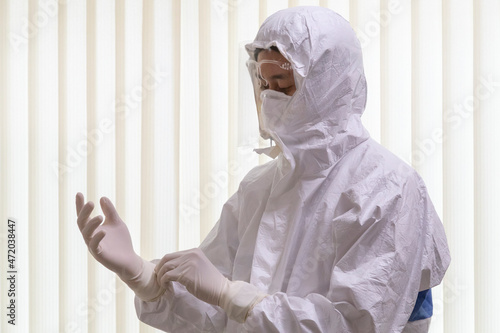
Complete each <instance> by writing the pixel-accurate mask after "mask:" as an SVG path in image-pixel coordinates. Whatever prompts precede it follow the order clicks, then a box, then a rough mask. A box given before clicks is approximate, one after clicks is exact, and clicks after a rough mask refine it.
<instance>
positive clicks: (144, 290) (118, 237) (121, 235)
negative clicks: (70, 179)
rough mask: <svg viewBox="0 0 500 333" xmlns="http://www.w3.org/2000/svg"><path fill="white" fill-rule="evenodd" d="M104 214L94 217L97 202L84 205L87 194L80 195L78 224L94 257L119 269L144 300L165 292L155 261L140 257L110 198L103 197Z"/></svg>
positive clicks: (77, 210) (77, 199)
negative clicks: (155, 271)
mask: <svg viewBox="0 0 500 333" xmlns="http://www.w3.org/2000/svg"><path fill="white" fill-rule="evenodd" d="M100 203H101V208H102V211H103V213H104V216H105V217H106V219H105V220H104V223H102V224H101V222H102V221H103V218H102V216H100V215H99V216H96V217H94V218H92V219H90V214H91V213H92V210H93V209H94V203H93V202H91V201H89V202H87V203H86V204H84V198H83V194H81V193H78V194H77V195H76V213H77V215H78V219H77V223H78V227H79V228H80V231H81V233H82V236H83V239H84V240H85V243H86V244H87V246H88V249H89V251H90V253H91V254H92V256H93V257H94V258H95V259H96V260H97V261H99V262H100V263H101V264H102V265H104V266H105V267H106V268H108V269H110V270H111V271H113V272H115V273H116V274H117V275H118V277H119V278H120V279H122V280H123V281H124V282H125V283H127V284H128V285H129V287H130V288H131V289H132V290H134V292H135V293H136V294H137V295H138V296H139V297H140V298H141V299H143V300H152V299H154V298H156V297H158V296H159V295H161V294H162V293H163V291H164V289H162V288H161V287H160V286H159V285H158V283H157V282H156V276H155V275H154V264H153V263H150V262H148V261H146V260H144V259H142V258H141V257H140V256H138V255H137V254H136V253H135V251H134V247H133V246H132V239H131V238H130V232H129V231H128V228H127V226H126V224H125V223H124V222H123V221H122V219H121V218H120V216H119V215H118V212H117V211H116V209H115V207H114V206H113V204H112V203H111V201H110V200H109V199H108V198H105V197H103V198H101V200H100Z"/></svg>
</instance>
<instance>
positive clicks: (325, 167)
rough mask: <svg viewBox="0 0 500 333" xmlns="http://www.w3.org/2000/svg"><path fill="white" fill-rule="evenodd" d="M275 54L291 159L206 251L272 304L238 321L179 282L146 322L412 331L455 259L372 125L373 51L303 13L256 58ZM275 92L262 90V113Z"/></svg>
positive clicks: (313, 13)
mask: <svg viewBox="0 0 500 333" xmlns="http://www.w3.org/2000/svg"><path fill="white" fill-rule="evenodd" d="M273 45H274V46H276V47H277V48H278V49H279V51H280V53H281V54H282V55H283V56H284V57H285V58H286V59H288V60H289V61H290V63H291V64H292V66H293V70H294V75H295V81H296V86H297V90H296V92H295V94H294V95H293V97H292V98H291V99H290V100H289V102H287V103H286V105H285V107H283V108H274V109H273V108H269V107H264V108H263V109H262V112H263V114H262V117H264V119H265V120H266V121H265V122H264V123H265V124H266V126H267V128H266V130H267V131H268V132H269V133H270V136H271V137H272V138H273V139H274V140H275V141H276V143H277V148H273V149H274V150H276V149H278V150H280V152H279V154H278V156H277V158H276V159H274V160H273V161H271V162H269V163H267V164H264V165H261V166H258V167H256V168H254V169H253V170H251V171H250V172H249V173H248V174H247V175H246V176H245V178H244V179H243V181H242V182H241V184H240V187H239V189H238V191H237V192H236V193H235V194H234V195H233V196H232V197H231V198H230V199H229V200H228V202H227V203H226V204H225V205H224V207H223V210H222V214H221V217H220V220H219V221H218V223H217V224H216V226H215V227H214V228H213V230H212V231H211V232H210V234H209V235H208V237H207V238H206V239H205V240H204V242H203V243H202V244H201V246H200V249H201V250H202V251H203V252H204V253H205V255H206V256H207V257H208V258H209V259H210V261H211V262H212V263H213V265H215V267H217V269H218V270H219V271H220V272H221V273H222V274H223V275H224V276H226V277H227V278H229V279H230V280H233V281H234V280H241V281H246V282H249V283H250V284H252V285H253V286H256V287H257V288H258V289H259V290H261V291H262V292H264V293H266V294H268V296H267V297H265V298H264V299H262V300H261V301H260V302H259V303H257V304H256V305H255V306H254V307H253V308H252V309H251V311H250V312H249V313H248V317H247V319H246V321H245V322H244V323H238V322H236V321H233V320H231V319H228V318H227V316H226V313H225V312H224V311H223V310H222V309H221V308H219V307H217V306H213V305H209V304H207V303H204V302H203V301H200V300H199V299H197V298H196V297H194V296H192V295H191V294H190V293H188V292H187V291H186V289H185V288H184V287H183V286H182V285H180V284H179V283H175V282H174V283H172V284H171V287H170V288H169V290H168V291H167V292H166V293H165V294H164V295H163V296H161V298H160V299H159V300H157V301H155V302H144V301H141V300H140V299H138V298H137V299H136V309H137V313H138V316H139V318H140V319H141V320H142V321H144V322H146V323H148V324H149V325H152V326H155V327H158V328H160V329H163V330H168V331H175V332H198V331H203V332H222V331H228V332H240V331H250V332H362V333H367V332H380V333H387V332H401V331H402V330H403V329H404V328H405V326H406V327H407V329H408V328H409V327H410V326H411V323H409V322H408V320H409V317H410V314H411V313H412V310H413V308H414V305H415V300H416V298H417V294H418V292H419V291H421V290H426V289H429V288H431V287H433V286H436V285H438V284H439V283H440V282H441V280H442V279H443V276H444V273H445V271H446V269H447V267H448V265H449V262H450V255H449V252H448V247H447V243H446V237H445V234H444V230H443V226H442V223H441V222H440V220H439V217H438V216H437V214H436V212H435V210H434V207H433V205H432V203H431V201H430V199H429V196H428V194H427V190H426V188H425V185H424V183H423V181H422V179H421V178H420V177H419V175H418V174H417V173H416V172H415V171H414V170H413V169H412V168H411V167H410V166H408V165H407V164H405V163H404V162H403V161H401V160H400V159H398V158H397V157H396V156H394V155H393V154H392V153H390V152H389V151H388V150H386V149H385V148H384V147H382V146H381V145H379V144H378V143H376V142H375V141H374V140H372V139H371V138H370V137H369V134H368V132H367V131H366V130H365V128H364V127H363V125H362V124H361V120H360V116H361V114H362V113H363V111H364V107H365V103H366V82H365V76H364V72H363V65H362V54H361V48H360V44H359V42H358V40H357V38H356V36H355V34H354V32H353V30H352V29H351V27H350V25H349V23H348V22H347V21H345V20H344V19H343V18H342V17H340V16H339V15H338V14H336V13H334V12H332V11H331V10H328V9H324V8H321V7H295V8H290V9H286V10H283V11H280V12H277V13H275V14H274V15H272V16H270V17H269V18H268V19H267V20H266V21H265V22H264V23H263V25H262V27H261V28H260V30H259V32H258V34H257V36H256V38H255V40H254V42H253V43H250V44H248V45H247V46H246V48H247V51H248V53H249V55H250V57H251V58H252V59H253V56H254V51H255V49H256V48H263V49H266V48H269V47H270V46H273ZM273 94H274V95H273ZM276 94H278V95H279V94H280V93H276V92H271V94H270V95H268V94H267V92H266V91H265V92H263V94H262V99H263V106H264V105H265V103H267V102H268V101H271V102H272V100H273V98H274V99H276V97H277V98H278V99H279V96H275V95H276ZM268 98H271V100H268ZM266 101H267V102H266ZM271 104H272V103H271ZM268 153H270V152H268Z"/></svg>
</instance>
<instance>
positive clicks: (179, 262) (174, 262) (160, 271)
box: [155, 256, 186, 282]
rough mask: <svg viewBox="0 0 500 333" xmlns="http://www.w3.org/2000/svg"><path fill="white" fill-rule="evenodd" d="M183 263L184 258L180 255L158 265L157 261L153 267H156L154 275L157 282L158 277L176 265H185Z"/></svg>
mask: <svg viewBox="0 0 500 333" xmlns="http://www.w3.org/2000/svg"><path fill="white" fill-rule="evenodd" d="M185 264H186V258H185V257H182V256H181V257H177V258H175V259H172V260H169V261H167V262H166V263H164V264H163V265H161V266H159V263H158V265H156V268H155V269H157V271H156V276H157V278H158V282H159V281H160V278H161V277H162V276H163V275H165V274H167V273H168V272H170V271H171V270H174V269H176V268H177V267H179V266H182V265H185Z"/></svg>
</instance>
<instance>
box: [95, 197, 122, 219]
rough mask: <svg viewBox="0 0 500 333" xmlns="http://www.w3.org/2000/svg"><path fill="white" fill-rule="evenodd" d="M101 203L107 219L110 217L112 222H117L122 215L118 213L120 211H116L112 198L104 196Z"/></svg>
mask: <svg viewBox="0 0 500 333" xmlns="http://www.w3.org/2000/svg"><path fill="white" fill-rule="evenodd" d="M100 203H101V208H102V212H103V213H104V216H106V219H109V220H110V221H111V222H116V221H118V220H119V219H120V216H119V215H118V212H117V211H116V208H115V206H114V205H113V203H112V202H111V200H109V199H108V198H106V197H102V198H101V200H100Z"/></svg>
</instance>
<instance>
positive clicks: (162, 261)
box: [155, 249, 192, 274]
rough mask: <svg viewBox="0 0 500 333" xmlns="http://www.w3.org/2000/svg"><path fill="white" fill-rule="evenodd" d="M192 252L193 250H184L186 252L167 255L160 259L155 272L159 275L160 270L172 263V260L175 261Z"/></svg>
mask: <svg viewBox="0 0 500 333" xmlns="http://www.w3.org/2000/svg"><path fill="white" fill-rule="evenodd" d="M191 251H192V249H191V250H184V251H178V252H172V253H168V254H165V255H164V256H163V258H161V259H160V261H159V262H158V263H157V264H156V267H155V272H156V273H157V274H158V273H159V270H160V269H161V268H162V267H163V266H164V265H165V264H166V263H167V262H171V261H172V260H175V259H178V258H180V257H182V256H184V255H186V254H188V253H190V252H191Z"/></svg>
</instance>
